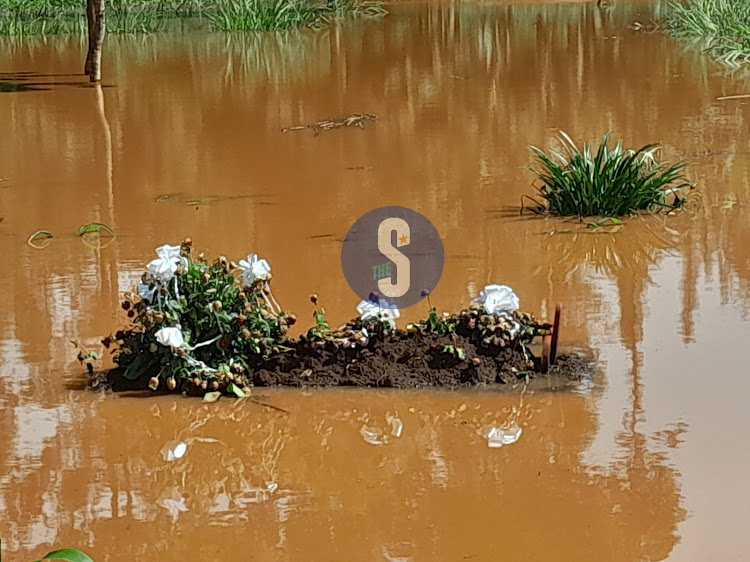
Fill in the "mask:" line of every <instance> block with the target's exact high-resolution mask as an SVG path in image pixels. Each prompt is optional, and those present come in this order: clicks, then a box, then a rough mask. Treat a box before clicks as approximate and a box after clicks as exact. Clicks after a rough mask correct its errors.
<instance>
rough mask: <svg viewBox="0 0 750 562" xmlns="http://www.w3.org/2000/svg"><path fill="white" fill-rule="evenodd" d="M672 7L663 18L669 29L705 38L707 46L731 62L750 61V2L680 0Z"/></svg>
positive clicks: (673, 33)
mask: <svg viewBox="0 0 750 562" xmlns="http://www.w3.org/2000/svg"><path fill="white" fill-rule="evenodd" d="M669 8H670V9H669V13H668V15H667V17H666V19H665V21H664V22H663V27H664V29H665V30H666V31H667V33H669V34H671V35H673V36H676V37H696V38H703V39H704V40H705V43H706V50H707V51H708V52H709V53H711V54H712V55H713V56H714V57H716V58H717V59H718V60H719V61H721V62H724V63H726V64H729V65H731V66H737V65H739V64H741V63H747V62H750V2H747V0H681V1H679V2H671V3H670V4H669Z"/></svg>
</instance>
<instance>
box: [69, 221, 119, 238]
mask: <svg viewBox="0 0 750 562" xmlns="http://www.w3.org/2000/svg"><path fill="white" fill-rule="evenodd" d="M101 230H106V231H107V232H109V233H110V234H111V235H112V236H116V234H115V231H114V230H112V229H111V228H110V227H108V226H107V225H106V224H104V223H101V222H90V223H88V224H84V225H83V226H82V227H81V228H79V229H78V232H76V234H77V235H78V236H83V235H84V234H89V233H94V232H95V233H98V232H100V231H101Z"/></svg>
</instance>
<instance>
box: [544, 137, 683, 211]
mask: <svg viewBox="0 0 750 562" xmlns="http://www.w3.org/2000/svg"><path fill="white" fill-rule="evenodd" d="M560 135H561V140H562V144H563V146H564V147H565V149H566V152H567V156H564V155H562V154H560V153H558V152H555V151H550V155H547V153H545V152H544V151H542V150H541V149H539V148H537V147H535V146H532V147H531V150H532V151H533V153H534V155H535V157H536V162H535V163H536V167H535V168H532V171H533V172H534V173H535V174H536V176H537V178H538V179H539V180H540V181H541V182H542V185H541V187H539V188H538V192H539V196H540V197H541V198H542V199H543V200H544V202H543V203H540V202H539V201H537V200H536V199H534V198H531V199H532V200H533V201H534V202H535V203H537V207H536V208H535V209H534V210H535V211H536V212H539V213H542V212H548V213H551V214H554V215H568V216H578V217H586V216H607V217H610V216H615V217H616V216H622V215H627V214H629V213H634V212H636V211H640V210H655V211H658V210H673V209H676V208H678V207H680V206H682V204H683V203H684V202H685V197H684V196H682V195H681V194H682V192H684V191H686V190H689V189H691V188H692V187H693V184H692V183H690V182H688V181H687V180H686V179H685V177H684V175H683V173H682V170H683V168H685V167H686V166H687V165H688V164H687V163H684V162H681V163H678V164H673V165H667V164H665V163H659V162H657V161H656V160H655V159H654V154H655V153H656V151H657V150H658V148H659V147H658V146H657V145H647V146H644V147H643V148H640V149H638V150H625V149H624V148H623V146H622V141H618V143H617V145H615V147H614V148H609V147H608V141H609V136H610V134H609V133H607V134H605V135H604V137H603V138H602V143H601V144H600V145H599V148H598V149H597V150H596V152H595V151H594V149H593V147H592V145H591V144H590V143H586V144H584V146H583V150H582V151H581V150H580V149H579V148H578V147H577V146H576V145H575V143H574V142H573V141H572V140H571V139H570V137H569V136H568V135H566V134H565V133H564V132H561V133H560Z"/></svg>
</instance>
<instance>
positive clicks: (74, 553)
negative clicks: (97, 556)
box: [36, 548, 94, 562]
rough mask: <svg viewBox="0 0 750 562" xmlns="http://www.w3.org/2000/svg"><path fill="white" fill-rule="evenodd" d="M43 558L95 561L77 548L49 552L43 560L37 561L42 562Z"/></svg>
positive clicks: (74, 561) (76, 561)
mask: <svg viewBox="0 0 750 562" xmlns="http://www.w3.org/2000/svg"><path fill="white" fill-rule="evenodd" d="M42 560H59V561H62V562H94V561H93V560H92V559H91V558H90V557H89V556H88V555H87V554H85V553H84V552H82V551H80V550H78V549H77V548H63V549H62V550H54V551H52V552H50V553H49V554H47V556H45V557H44V558H42V559H41V560H37V561H36V562H42Z"/></svg>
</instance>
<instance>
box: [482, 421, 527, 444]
mask: <svg viewBox="0 0 750 562" xmlns="http://www.w3.org/2000/svg"><path fill="white" fill-rule="evenodd" d="M521 431H522V430H521V428H520V427H518V426H517V425H512V426H510V427H496V426H493V427H491V428H490V429H489V431H488V432H487V446H488V447H490V448H491V449H498V448H500V447H502V446H503V445H510V444H511V443H515V442H516V441H518V438H519V437H521Z"/></svg>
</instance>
